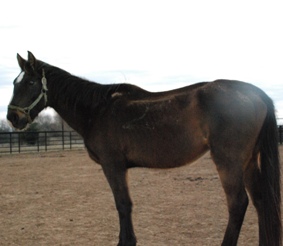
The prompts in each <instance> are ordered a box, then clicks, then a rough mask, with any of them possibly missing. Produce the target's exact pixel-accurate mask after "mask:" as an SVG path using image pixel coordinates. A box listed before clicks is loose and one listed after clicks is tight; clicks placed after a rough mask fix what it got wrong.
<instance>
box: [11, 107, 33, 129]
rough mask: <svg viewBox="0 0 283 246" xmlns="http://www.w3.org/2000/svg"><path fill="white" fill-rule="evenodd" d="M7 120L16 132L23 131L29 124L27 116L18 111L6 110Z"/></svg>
mask: <svg viewBox="0 0 283 246" xmlns="http://www.w3.org/2000/svg"><path fill="white" fill-rule="evenodd" d="M7 119H8V120H9V121H10V122H11V124H12V126H13V127H14V128H16V129H18V130H23V129H25V128H26V127H27V126H28V123H29V121H28V117H27V115H26V114H25V113H23V112H21V111H19V110H13V109H8V113H7Z"/></svg>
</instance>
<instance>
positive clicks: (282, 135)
mask: <svg viewBox="0 0 283 246" xmlns="http://www.w3.org/2000/svg"><path fill="white" fill-rule="evenodd" d="M278 130H279V143H280V144H283V126H279V129H278Z"/></svg>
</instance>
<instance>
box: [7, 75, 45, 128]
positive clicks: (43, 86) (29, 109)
mask: <svg viewBox="0 0 283 246" xmlns="http://www.w3.org/2000/svg"><path fill="white" fill-rule="evenodd" d="M41 83H42V89H41V93H40V94H39V96H38V97H37V99H36V100H35V101H34V102H33V103H32V104H31V105H29V106H28V107H25V108H21V107H18V106H14V105H11V104H10V105H9V106H8V109H15V110H19V111H20V112H22V113H24V114H25V115H26V116H27V119H28V122H29V123H32V119H31V117H30V111H31V110H32V109H33V108H34V107H35V106H36V105H37V104H38V103H39V102H40V100H41V98H42V97H44V106H46V104H47V91H48V88H47V79H46V77H45V71H44V69H42V79H41Z"/></svg>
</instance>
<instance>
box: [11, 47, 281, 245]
mask: <svg viewBox="0 0 283 246" xmlns="http://www.w3.org/2000/svg"><path fill="white" fill-rule="evenodd" d="M17 58H18V63H19V66H20V68H21V73H20V75H19V76H18V77H17V78H16V79H15V81H14V96H13V98H12V101H11V104H10V105H9V106H8V114H7V118H8V120H9V121H11V123H12V124H13V126H14V127H15V128H17V129H24V128H26V127H27V126H28V124H29V123H31V122H32V121H33V120H34V118H35V117H36V116H37V115H38V113H39V112H40V111H41V110H43V109H44V108H46V107H47V106H49V107H52V108H54V109H55V110H56V111H57V112H58V113H59V114H60V115H61V117H62V118H63V119H64V120H65V121H66V122H67V123H68V124H69V125H70V126H71V127H72V128H74V129H75V130H76V131H77V132H78V133H80V134H81V136H82V137H83V138H84V142H85V146H86V148H87V151H88V153H89V156H90V157H91V158H92V159H93V160H94V161H96V162H97V163H99V164H100V165H101V166H102V168H103V171H104V174H105V176H106V178H107V180H108V182H109V184H110V186H111V189H112V191H113V194H114V198H115V202H116V207H117V210H118V213H119V219H120V236H119V243H118V245H136V237H135V234H134V229H133V224H132V218H131V211H132V201H131V198H130V196H129V191H128V184H127V178H126V176H127V170H128V169H129V168H132V167H149V168H173V167H179V166H183V165H185V164H188V163H190V162H192V161H194V160H196V159H197V158H199V157H200V156H201V155H203V154H204V153H205V152H207V151H208V150H210V152H211V156H212V159H213V161H214V162H215V165H216V167H217V171H218V173H219V176H220V179H221V182H222V186H223V188H224V191H225V194H226V197H227V204H228V212H229V221H228V225H227V229H226V232H225V235H224V239H223V242H222V245H227V246H231V245H236V244H237V240H238V237H239V233H240V229H241V226H242V222H243V219H244V215H245V212H246V209H247V206H248V195H247V191H248V192H249V194H250V197H251V199H252V201H253V204H254V206H255V207H256V209H257V213H258V224H259V244H260V245H273V246H275V245H281V210H280V204H281V197H280V163H279V153H278V145H277V144H278V142H277V126H276V119H275V114H274V107H273V103H272V100H271V99H270V98H269V97H268V96H267V95H266V94H265V93H264V92H263V91H262V90H260V89H259V88H257V87H255V86H253V85H251V84H247V83H243V82H239V81H229V80H217V81H214V82H211V83H207V82H205V83H198V84H195V85H191V86H187V87H184V88H180V89H176V90H172V91H167V92H160V93H151V92H148V91H146V90H143V89H141V88H139V87H137V86H133V85H129V84H114V85H100V84H97V83H93V82H89V81H87V80H84V79H81V78H78V77H76V76H73V75H71V74H70V73H68V72H66V71H64V70H62V69H60V68H57V67H54V66H51V65H48V64H47V63H45V62H42V61H39V60H37V59H36V58H35V57H34V56H33V54H32V53H30V52H28V60H24V59H23V58H22V57H20V56H19V55H18V56H17ZM188 244H189V238H188Z"/></svg>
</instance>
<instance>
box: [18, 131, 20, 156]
mask: <svg viewBox="0 0 283 246" xmlns="http://www.w3.org/2000/svg"><path fill="white" fill-rule="evenodd" d="M18 151H19V153H21V134H20V133H18Z"/></svg>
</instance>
